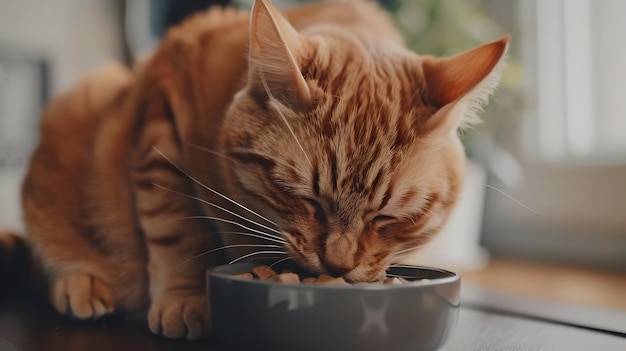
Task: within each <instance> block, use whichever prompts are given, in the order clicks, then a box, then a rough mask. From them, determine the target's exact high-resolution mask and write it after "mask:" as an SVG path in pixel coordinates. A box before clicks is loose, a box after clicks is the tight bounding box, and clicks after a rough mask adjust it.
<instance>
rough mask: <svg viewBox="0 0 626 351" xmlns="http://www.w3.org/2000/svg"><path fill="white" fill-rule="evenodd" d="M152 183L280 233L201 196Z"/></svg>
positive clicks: (278, 232)
mask: <svg viewBox="0 0 626 351" xmlns="http://www.w3.org/2000/svg"><path fill="white" fill-rule="evenodd" d="M152 185H154V186H156V187H157V188H159V189H163V190H167V191H170V192H172V193H175V194H178V195H181V196H184V197H187V198H190V199H193V200H197V201H200V202H202V203H204V204H207V205H209V206H213V207H215V208H217V209H220V210H222V211H224V212H226V213H229V214H231V215H233V216H235V217H237V218H239V219H243V220H244V221H246V222H249V223H252V224H255V225H258V226H259V227H261V228H263V229H267V230H269V231H271V232H274V233H276V234H280V231H278V230H276V229H274V228H270V227H268V226H266V225H263V224H261V223H258V222H256V221H253V220H251V219H249V218H247V217H244V216H242V215H239V214H237V213H235V212H233V211H230V210H228V209H225V208H224V207H221V206H218V205H216V204H214V203H212V202H209V201H206V200H204V199H201V198H199V197H197V196H193V195H189V194H185V193H181V192H180V191H176V190H173V189H170V188H166V187H164V186H162V185H159V184H155V183H152Z"/></svg>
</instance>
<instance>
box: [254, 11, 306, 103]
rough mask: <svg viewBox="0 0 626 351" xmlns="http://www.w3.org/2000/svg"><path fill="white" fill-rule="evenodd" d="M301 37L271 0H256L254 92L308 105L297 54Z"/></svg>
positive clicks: (286, 101) (299, 50)
mask: <svg viewBox="0 0 626 351" xmlns="http://www.w3.org/2000/svg"><path fill="white" fill-rule="evenodd" d="M301 54H302V38H301V37H300V35H299V34H298V32H297V31H296V30H295V28H293V27H292V26H291V24H289V22H288V21H287V19H286V18H285V17H283V15H281V14H280V12H279V11H278V10H277V9H276V8H274V7H273V6H272V4H270V2H269V1H268V0H256V1H255V2H254V7H253V8H252V14H251V19H250V53H249V63H248V64H249V85H250V89H251V91H252V93H253V94H260V95H261V96H272V97H274V98H276V99H278V100H280V101H281V102H283V103H286V104H287V105H290V106H293V105H294V104H299V105H307V104H308V102H309V101H310V92H309V88H308V86H307V84H306V82H305V80H304V77H303V76H302V73H301V72H300V68H299V67H298V64H297V61H296V58H297V57H299V55H301Z"/></svg>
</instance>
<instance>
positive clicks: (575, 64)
mask: <svg viewBox="0 0 626 351" xmlns="http://www.w3.org/2000/svg"><path fill="white" fill-rule="evenodd" d="M273 2H274V3H275V4H276V5H277V6H279V7H281V8H288V7H289V6H293V5H295V4H296V3H299V2H303V1H287V0H282V1H278V0H274V1H273ZM230 3H231V1H228V0H222V1H207V0H126V1H125V0H55V1H48V0H0V227H1V228H9V229H16V230H22V229H23V225H22V223H21V213H20V209H19V186H20V182H21V178H22V177H23V174H24V170H25V167H26V165H27V162H28V158H29V155H30V152H31V151H32V150H33V148H34V146H35V145H36V142H37V125H38V119H39V114H40V112H41V109H42V108H43V106H44V105H45V103H46V101H47V100H48V99H50V97H52V96H54V95H55V94H57V93H59V92H61V91H63V90H64V89H66V88H68V86H69V85H70V84H71V83H72V82H73V81H74V80H75V79H77V77H79V76H80V75H81V74H82V73H84V72H85V71H87V70H89V69H93V68H95V67H98V66H99V65H102V64H104V63H106V62H108V61H111V60H119V61H123V62H126V63H129V62H132V60H133V58H134V57H137V56H141V55H146V54H149V53H150V51H151V50H153V49H154V47H155V46H156V45H158V43H159V41H160V40H161V38H162V37H163V36H164V35H165V33H166V31H167V28H168V27H169V26H172V25H175V24H177V23H179V22H180V21H181V20H182V19H183V18H185V17H186V16H187V15H189V14H190V13H193V12H194V11H202V10H204V9H206V8H207V7H208V6H210V5H214V4H217V5H227V4H230ZM232 3H233V5H237V6H241V7H249V6H250V4H251V1H244V0H240V1H234V2H232ZM380 3H381V5H382V6H384V7H385V8H386V9H388V10H389V12H390V13H391V15H392V16H393V19H394V21H395V22H396V23H397V25H398V27H399V28H400V29H401V30H402V32H403V33H404V34H405V35H406V39H407V43H408V45H409V46H410V47H412V48H413V49H414V50H415V51H417V52H419V53H423V54H433V55H451V54H454V53H458V52H461V51H463V50H466V49H469V48H472V47H475V46H477V45H479V44H483V43H486V42H489V41H492V40H495V39H498V38H500V37H502V36H504V35H506V34H511V35H512V39H511V45H510V48H509V64H508V66H507V68H506V70H505V74H504V78H503V82H502V84H501V87H500V88H499V89H498V91H497V92H496V94H495V95H494V96H493V98H492V99H491V103H490V104H489V106H488V107H487V108H486V111H485V113H484V123H483V124H481V125H479V126H477V127H476V128H474V129H473V130H471V131H467V132H465V133H463V140H464V143H465V145H466V148H467V152H468V155H469V158H470V164H469V166H468V175H467V183H466V187H465V190H464V192H463V197H462V201H461V204H460V205H459V207H458V209H457V211H456V212H455V214H454V216H453V220H452V221H451V223H450V225H449V226H448V228H447V229H446V230H445V231H444V233H443V234H442V235H440V237H439V238H438V239H437V240H435V241H434V242H433V243H432V245H430V247H429V248H427V250H425V251H424V252H423V253H421V254H419V255H416V256H415V257H414V258H412V259H411V260H412V261H414V262H418V263H420V262H425V263H430V264H437V265H442V266H447V267H452V268H454V269H459V270H461V271H462V272H464V276H465V277H466V279H467V280H468V281H470V282H472V283H475V284H478V285H484V286H487V287H490V288H493V289H499V290H503V291H507V292H513V293H521V294H527V295H532V296H537V297H542V298H550V299H556V300H560V301H565V302H573V303H582V304H588V305H593V306H599V307H607V308H617V309H621V310H626V299H624V298H623V297H624V296H626V65H625V64H624V62H626V39H625V35H626V21H624V20H623V16H624V14H626V2H625V1H622V0H594V1H591V0H505V1H502V0H482V1H481V0H380Z"/></svg>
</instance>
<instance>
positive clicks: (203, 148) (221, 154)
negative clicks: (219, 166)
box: [185, 141, 235, 162]
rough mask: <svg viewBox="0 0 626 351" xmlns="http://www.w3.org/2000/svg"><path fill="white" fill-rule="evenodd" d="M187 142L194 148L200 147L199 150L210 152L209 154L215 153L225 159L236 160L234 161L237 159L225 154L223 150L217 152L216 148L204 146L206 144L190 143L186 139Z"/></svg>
mask: <svg viewBox="0 0 626 351" xmlns="http://www.w3.org/2000/svg"><path fill="white" fill-rule="evenodd" d="M185 144H187V145H189V146H191V147H193V148H196V149H198V150H200V151H204V152H206V153H209V154H211V155H215V156H218V157H221V158H223V159H225V160H228V161H231V162H234V161H235V160H233V159H232V158H231V157H229V156H228V155H224V154H223V153H221V152H217V151H214V150H211V149H208V148H206V147H204V146H200V145H196V144H194V143H190V142H188V141H186V142H185Z"/></svg>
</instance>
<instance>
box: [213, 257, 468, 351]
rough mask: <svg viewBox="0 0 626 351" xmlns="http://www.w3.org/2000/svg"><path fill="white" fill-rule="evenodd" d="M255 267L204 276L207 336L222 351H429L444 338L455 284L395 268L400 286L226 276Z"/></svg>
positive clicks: (454, 313) (449, 277)
mask: <svg viewBox="0 0 626 351" xmlns="http://www.w3.org/2000/svg"><path fill="white" fill-rule="evenodd" d="M259 264H260V263H259V262H250V263H237V264H233V265H227V266H220V267H217V268H214V269H212V270H210V271H209V272H207V276H208V280H207V281H208V290H207V291H208V294H209V297H210V298H209V301H210V305H209V308H210V312H211V324H212V332H213V337H214V338H215V339H216V340H217V341H218V342H219V343H220V344H221V345H223V346H224V347H226V348H227V349H228V350H232V349H235V350H290V351H291V350H323V351H330V350H341V351H351V350H386V351H390V350H414V351H416V350H436V349H438V348H440V347H442V346H443V344H444V343H445V342H446V340H447V339H448V337H449V336H450V334H451V333H452V331H453V329H454V327H455V325H456V321H457V317H458V313H459V306H460V302H459V294H460V287H461V278H460V276H459V275H458V274H456V273H453V272H448V271H445V270H441V269H437V268H428V267H416V266H402V267H394V268H390V269H389V270H388V271H387V274H393V275H399V276H403V277H406V278H407V279H408V280H413V279H422V278H426V279H427V280H423V281H415V282H412V283H410V284H403V285H383V284H357V285H345V286H344V285H341V286H335V285H323V284H315V283H313V284H305V283H302V284H284V283H279V282H273V281H261V280H251V279H245V278H239V277H234V276H233V275H235V274H239V273H244V272H250V270H251V269H252V268H253V267H255V266H257V265H259Z"/></svg>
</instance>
